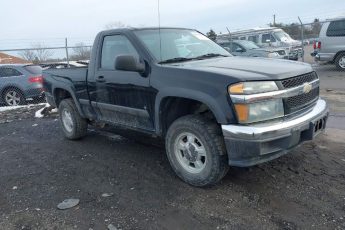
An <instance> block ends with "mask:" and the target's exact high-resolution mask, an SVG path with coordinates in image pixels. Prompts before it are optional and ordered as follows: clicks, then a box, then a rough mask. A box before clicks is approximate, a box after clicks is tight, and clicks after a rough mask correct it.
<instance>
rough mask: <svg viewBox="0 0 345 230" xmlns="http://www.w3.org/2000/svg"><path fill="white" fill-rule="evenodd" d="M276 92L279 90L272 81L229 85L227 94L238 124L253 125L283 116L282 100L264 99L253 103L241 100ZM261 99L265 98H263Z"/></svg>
mask: <svg viewBox="0 0 345 230" xmlns="http://www.w3.org/2000/svg"><path fill="white" fill-rule="evenodd" d="M277 90H279V89H278V86H277V84H276V83H275V82H274V81H254V82H241V83H236V84H233V85H230V86H229V87H228V92H229V94H230V97H231V98H232V99H233V103H234V108H235V111H236V115H237V119H238V121H239V122H240V123H253V122H259V121H265V120H270V119H275V118H279V117H282V116H284V106H283V100H282V99H269V100H267V99H266V100H262V101H253V102H250V101H246V100H244V99H243V98H245V97H248V96H247V95H249V96H250V95H253V94H261V93H268V92H272V91H277ZM260 97H261V96H260ZM262 98H265V97H264V96H263V97H262ZM235 99H236V100H235Z"/></svg>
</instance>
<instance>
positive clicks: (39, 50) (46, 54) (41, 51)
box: [33, 43, 54, 62]
mask: <svg viewBox="0 0 345 230" xmlns="http://www.w3.org/2000/svg"><path fill="white" fill-rule="evenodd" d="M33 47H34V50H35V51H36V59H37V60H38V61H39V62H44V61H47V60H48V59H49V58H50V57H51V56H53V55H54V52H53V51H52V50H49V49H46V46H45V45H44V44H43V43H36V44H34V45H33Z"/></svg>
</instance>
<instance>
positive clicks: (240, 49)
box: [236, 47, 244, 53]
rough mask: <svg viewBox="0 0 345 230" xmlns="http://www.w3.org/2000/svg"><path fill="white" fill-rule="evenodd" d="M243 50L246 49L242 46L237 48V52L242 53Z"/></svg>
mask: <svg viewBox="0 0 345 230" xmlns="http://www.w3.org/2000/svg"><path fill="white" fill-rule="evenodd" d="M243 51H244V50H243V49H242V48H240V47H238V48H236V52H240V53H242V52H243Z"/></svg>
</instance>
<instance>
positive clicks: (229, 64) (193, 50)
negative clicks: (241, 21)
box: [43, 28, 328, 186]
mask: <svg viewBox="0 0 345 230" xmlns="http://www.w3.org/2000/svg"><path fill="white" fill-rule="evenodd" d="M43 85H44V89H45V93H46V97H47V100H48V102H49V104H51V105H52V106H55V107H57V108H58V109H59V114H60V121H61V127H62V130H63V133H64V135H65V136H66V137H67V138H68V139H80V138H82V137H83V136H85V135H86V134H87V127H88V125H90V124H91V125H92V124H96V123H97V124H101V125H103V126H104V125H107V126H109V127H122V128H125V130H132V131H133V130H134V131H136V132H142V133H146V134H150V135H152V136H155V137H158V138H163V139H165V146H166V153H167V156H168V159H169V161H170V164H171V166H172V168H173V169H174V171H175V172H176V174H177V175H178V176H179V177H180V178H181V179H183V180H184V181H186V182H187V183H189V184H192V185H195V186H206V185H210V184H214V183H216V182H217V181H219V180H220V179H221V178H222V177H223V176H224V175H225V174H226V173H227V171H228V169H229V166H240V167H247V166H252V165H256V164H259V163H262V162H266V161H269V160H272V159H275V158H277V157H280V156H282V155H284V154H286V153H287V152H288V151H289V150H291V149H292V148H294V147H296V146H298V145H299V144H300V143H302V142H303V141H307V140H311V139H313V138H314V136H315V135H317V134H318V133H320V131H322V130H324V129H325V125H326V121H327V117H328V109H327V105H326V102H325V101H324V100H322V99H320V98H319V79H318V76H317V74H316V73H315V72H314V71H313V69H312V68H311V66H310V65H308V64H304V63H297V62H292V61H288V60H274V59H268V58H262V59H258V58H248V57H233V56H232V55H231V54H229V53H228V52H227V51H226V50H224V49H223V48H222V47H220V46H219V45H217V44H216V43H214V42H213V41H211V40H209V39H208V38H207V37H205V36H204V35H203V34H201V33H199V32H198V31H195V30H190V29H182V28H145V29H143V28H142V29H136V28H129V29H116V30H108V31H103V32H100V33H99V34H98V35H97V37H96V39H95V42H94V45H93V48H92V54H91V59H90V63H89V66H88V68H67V69H57V70H47V71H45V72H44V83H43Z"/></svg>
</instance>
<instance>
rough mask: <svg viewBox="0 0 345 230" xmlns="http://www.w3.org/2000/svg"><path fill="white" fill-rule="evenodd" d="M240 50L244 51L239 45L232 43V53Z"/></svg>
mask: <svg viewBox="0 0 345 230" xmlns="http://www.w3.org/2000/svg"><path fill="white" fill-rule="evenodd" d="M238 48H240V49H242V48H241V46H239V45H238V44H236V43H232V47H231V52H236V50H237V49H238Z"/></svg>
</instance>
